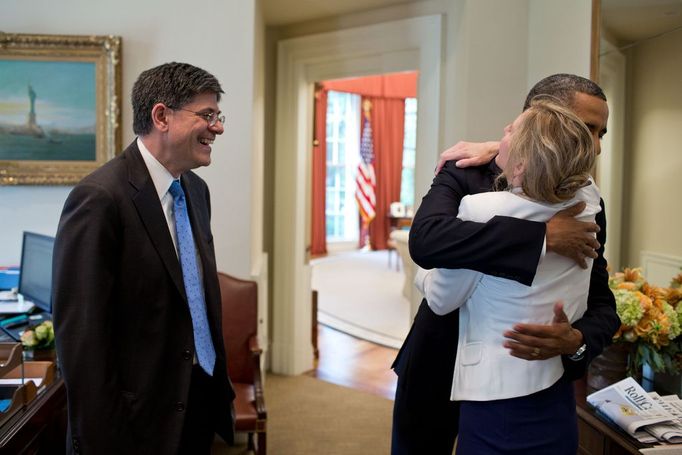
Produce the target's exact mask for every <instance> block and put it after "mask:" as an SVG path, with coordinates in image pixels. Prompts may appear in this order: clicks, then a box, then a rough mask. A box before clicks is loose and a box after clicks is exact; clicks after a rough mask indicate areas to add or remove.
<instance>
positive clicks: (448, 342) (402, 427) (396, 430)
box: [392, 74, 620, 455]
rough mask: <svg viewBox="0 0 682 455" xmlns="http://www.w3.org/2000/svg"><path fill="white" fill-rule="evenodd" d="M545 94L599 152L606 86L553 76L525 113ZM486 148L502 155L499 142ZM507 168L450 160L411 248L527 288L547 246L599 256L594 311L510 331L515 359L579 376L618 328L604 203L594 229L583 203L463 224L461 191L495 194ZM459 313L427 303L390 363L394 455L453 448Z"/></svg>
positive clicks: (418, 219) (439, 262)
mask: <svg viewBox="0 0 682 455" xmlns="http://www.w3.org/2000/svg"><path fill="white" fill-rule="evenodd" d="M540 94H543V95H553V96H555V97H557V98H559V99H560V100H562V101H563V102H564V103H565V104H566V105H568V106H569V107H571V108H572V109H573V110H574V111H575V112H576V114H577V115H578V117H580V118H581V119H582V120H583V121H584V122H585V124H586V125H587V126H588V128H589V130H590V132H591V133H592V134H593V137H594V142H595V147H597V153H599V151H600V147H599V141H600V139H601V137H602V136H603V134H604V133H605V132H606V122H607V120H608V107H607V105H606V96H605V95H604V93H603V91H602V90H601V88H599V86H597V85H596V84H594V83H593V82H591V81H589V80H587V79H584V78H582V77H579V76H575V75H570V74H557V75H553V76H550V77H548V78H545V79H543V80H542V81H540V82H538V84H536V86H535V87H534V88H533V89H531V92H530V93H529V94H528V98H527V99H526V105H525V106H524V109H525V108H527V107H528V106H529V104H530V100H531V99H532V98H533V97H534V96H536V95H540ZM469 145H471V144H469ZM481 147H483V148H486V147H487V148H493V149H495V151H496V144H495V143H487V144H485V145H481ZM460 151H461V150H455V152H460ZM488 156H489V155H488ZM474 159H475V158H474ZM500 172H501V171H500V168H499V167H498V166H497V165H496V164H495V161H490V162H486V163H485V164H480V165H477V166H473V167H468V168H462V167H458V166H457V165H456V163H455V161H448V162H447V163H446V164H445V166H444V167H443V168H442V170H441V171H440V172H439V173H438V174H437V175H436V177H435V179H434V181H433V184H432V185H431V189H430V190H429V192H428V194H427V195H426V196H425V197H424V199H423V200H422V203H421V206H420V207H419V210H418V211H417V214H416V216H415V218H414V221H413V223H412V227H411V229H410V240H409V246H410V254H411V256H412V259H413V260H414V261H415V262H416V263H417V264H418V265H419V266H421V267H423V268H426V269H430V268H436V267H440V268H451V269H456V268H467V269H472V270H476V271H479V272H482V273H486V274H489V275H494V276H498V277H504V278H509V279H512V280H515V281H518V282H519V283H522V284H526V285H530V284H531V283H532V282H533V278H534V275H535V272H536V268H537V264H538V262H539V261H540V259H541V258H542V255H543V254H544V251H554V252H556V253H558V254H562V255H564V256H567V257H571V258H572V259H574V260H576V261H577V262H578V263H579V264H581V265H582V266H583V267H585V265H584V259H585V257H587V256H590V257H593V258H596V259H595V261H594V263H593V267H592V272H591V273H592V274H591V280H590V289H589V296H588V309H587V312H586V313H585V314H584V316H583V317H582V318H581V319H580V320H578V321H576V322H575V323H574V324H573V326H571V324H570V323H569V322H568V319H567V317H566V315H565V314H564V312H563V308H562V306H561V304H557V305H556V307H555V318H554V321H553V323H552V324H550V325H530V324H516V325H515V326H514V327H513V328H511V327H510V330H509V331H508V332H506V333H505V334H504V335H505V337H506V338H508V341H507V342H505V346H506V347H507V348H508V349H509V350H510V355H513V356H516V357H519V358H523V359H527V360H529V361H533V360H540V359H547V358H550V357H553V356H556V355H561V356H562V362H563V365H564V370H565V373H564V377H563V378H562V380H574V379H577V378H580V377H582V376H583V374H584V373H585V371H586V368H587V364H588V363H589V362H590V361H591V360H592V359H593V358H594V357H595V356H597V355H599V354H600V353H601V351H602V350H603V348H604V347H605V346H607V345H608V344H609V343H610V341H611V337H612V336H613V334H614V333H615V332H616V330H617V329H618V327H619V325H620V322H619V319H618V316H617V314H616V310H615V301H614V298H613V294H612V293H611V291H610V289H609V287H608V272H607V270H606V260H605V259H604V256H603V252H604V243H605V241H606V218H605V215H604V210H603V201H602V211H601V212H600V213H599V214H598V215H597V220H596V222H597V224H596V225H595V224H593V223H581V222H579V221H577V220H575V219H574V218H573V216H575V215H576V214H578V213H580V212H581V211H582V210H583V208H584V205H582V204H581V205H580V206H576V207H573V208H570V209H567V210H566V211H564V212H560V213H559V214H557V215H556V216H555V217H554V218H552V219H551V220H550V221H549V222H547V223H538V222H533V221H526V220H520V219H516V218H509V217H494V218H493V219H492V220H490V221H489V222H488V223H474V222H463V221H460V220H458V219H457V213H458V209H459V203H460V201H461V199H462V197H464V196H465V195H467V194H476V193H480V192H485V191H490V190H491V189H492V187H493V183H494V181H495V178H496V177H497V175H499V173H500ZM597 225H598V226H597ZM594 231H598V234H597V239H596V240H595V239H594V237H593V235H591V233H592V232H594ZM597 242H598V243H597ZM458 317H459V312H458V311H454V312H452V313H449V314H447V315H445V316H437V315H436V314H435V313H433V312H432V311H431V310H430V309H429V307H428V305H427V303H426V301H425V300H423V301H422V303H421V305H420V307H419V310H418V311H417V315H416V316H415V319H414V323H413V325H412V328H411V330H410V333H409V334H408V336H407V339H406V340H405V342H404V344H403V346H402V348H401V350H400V352H399V353H398V356H397V358H396V360H395V362H394V364H393V368H394V370H395V371H396V374H398V385H397V390H396V399H395V404H394V410H393V440H392V453H393V455H398V454H414V455H416V454H426V453H428V454H435V455H439V454H443V455H446V454H447V455H450V454H452V449H453V445H454V441H455V437H456V436H457V429H458V423H459V404H458V403H457V402H452V401H450V391H451V387H452V377H453V370H454V363H455V355H456V352H457V339H458V328H459V326H458Z"/></svg>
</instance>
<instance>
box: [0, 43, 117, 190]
mask: <svg viewBox="0 0 682 455" xmlns="http://www.w3.org/2000/svg"><path fill="white" fill-rule="evenodd" d="M120 122H121V38H120V37H116V36H73V35H31V34H12V33H1V32H0V185H73V184H75V183H76V182H78V181H79V180H80V179H81V178H82V177H83V176H85V175H86V174H88V173H90V172H91V171H93V170H94V169H96V168H97V167H98V166H101V165H102V164H103V163H105V162H106V161H108V160H109V159H111V158H112V157H113V156H114V155H115V154H116V153H118V151H119V150H120V148H121V128H120Z"/></svg>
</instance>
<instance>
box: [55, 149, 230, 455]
mask: <svg viewBox="0 0 682 455" xmlns="http://www.w3.org/2000/svg"><path fill="white" fill-rule="evenodd" d="M181 181H182V186H183V188H184V190H185V194H186V197H187V201H188V211H189V216H190V221H191V224H192V230H193V232H194V238H195V241H196V244H197V248H198V251H199V256H200V257H201V267H202V270H203V279H204V289H205V295H206V309H207V313H208V320H209V324H210V329H211V335H212V338H213V345H214V347H215V350H216V356H217V358H216V366H215V373H214V377H215V378H216V380H217V382H218V383H219V389H220V390H219V392H218V396H216V403H218V405H219V408H220V414H221V415H220V419H219V420H220V421H218V422H216V430H217V431H218V432H219V433H220V434H221V435H223V436H224V437H226V438H228V439H229V438H231V435H232V433H231V432H232V420H231V402H232V399H233V398H234V393H233V391H232V387H231V384H230V383H229V380H228V378H227V369H226V359H225V351H224V348H223V340H222V335H221V311H220V288H219V285H218V277H217V272H216V264H215V254H214V249H213V236H212V234H211V229H210V200H209V199H210V198H209V192H208V187H207V186H206V183H205V182H204V181H203V180H202V179H201V178H199V177H198V176H197V175H196V174H194V173H193V172H187V173H185V174H183V175H182V178H181ZM53 277H54V278H53V280H54V281H53V307H54V314H53V318H54V324H55V330H56V336H57V351H58V356H59V360H60V362H61V368H62V374H63V377H64V382H65V384H66V389H67V394H68V411H69V432H70V437H69V438H68V439H67V446H70V447H69V449H70V450H72V451H74V452H79V451H80V452H84V453H86V454H87V453H96V454H103V453H117V454H120V453H131V454H132V453H159V454H171V453H175V452H176V451H177V448H178V444H179V439H180V436H181V433H182V428H183V422H184V417H185V412H184V410H185V407H186V403H187V397H188V390H189V385H190V376H191V370H192V363H193V350H194V341H193V331H192V320H191V316H190V313H189V307H188V304H187V298H186V295H185V290H184V285H183V280H182V270H181V267H180V264H179V261H178V258H177V256H176V253H175V249H174V246H173V241H172V239H171V236H170V233H169V230H168V224H167V222H166V218H165V217H164V214H163V211H162V208H161V204H160V202H159V198H158V195H157V193H156V190H155V188H154V184H153V182H152V179H151V177H150V176H149V172H148V171H147V168H146V166H145V164H144V161H143V159H142V156H141V155H140V151H139V150H138V147H137V145H136V143H135V142H133V143H132V144H131V145H130V146H129V147H128V148H127V149H126V150H125V151H124V152H123V153H122V154H121V155H119V156H118V157H116V158H114V159H113V160H111V161H110V162H108V163H106V164H105V165H104V166H102V167H101V168H99V169H98V170H96V171H95V172H93V173H92V174H90V175H88V176H87V177H85V178H84V179H83V180H82V181H81V182H80V183H79V184H78V185H77V186H76V187H75V188H74V189H73V191H72V192H71V193H70V194H69V197H68V198H67V200H66V203H65V205H64V209H63V212H62V216H61V220H60V223H59V229H58V232H57V238H56V241H55V249H54V262H53Z"/></svg>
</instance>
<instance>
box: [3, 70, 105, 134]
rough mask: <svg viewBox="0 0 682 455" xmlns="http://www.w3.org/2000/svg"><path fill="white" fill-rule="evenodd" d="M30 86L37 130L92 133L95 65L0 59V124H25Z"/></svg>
mask: <svg viewBox="0 0 682 455" xmlns="http://www.w3.org/2000/svg"><path fill="white" fill-rule="evenodd" d="M29 84H31V86H32V87H33V90H34V91H35V92H36V95H37V98H36V116H37V121H38V124H39V125H40V126H42V127H44V128H58V129H73V128H86V127H92V128H93V129H94V125H95V115H96V110H95V99H96V98H95V63H93V62H56V61H29V60H9V59H2V58H0V123H2V124H15V125H19V124H24V123H26V119H27V115H28V111H29V109H30V102H29V97H28V85H29Z"/></svg>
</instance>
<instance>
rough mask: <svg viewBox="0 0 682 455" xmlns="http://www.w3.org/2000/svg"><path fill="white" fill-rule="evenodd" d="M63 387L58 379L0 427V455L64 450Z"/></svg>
mask: <svg viewBox="0 0 682 455" xmlns="http://www.w3.org/2000/svg"><path fill="white" fill-rule="evenodd" d="M66 413H67V411H66V387H65V386H64V381H63V380H62V378H60V377H59V378H56V379H55V381H54V382H53V383H52V384H51V385H50V386H48V387H47V389H46V390H44V391H43V392H41V393H40V394H38V396H36V397H35V398H34V399H33V401H31V402H30V403H29V404H28V405H26V406H24V407H23V408H21V409H19V410H17V412H15V413H14V414H13V415H12V416H10V417H9V418H8V419H7V420H6V421H5V422H3V423H2V425H0V454H8V455H9V454H17V453H28V454H49V455H52V454H55V455H59V454H63V453H65V451H66V422H67V414H66Z"/></svg>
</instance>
